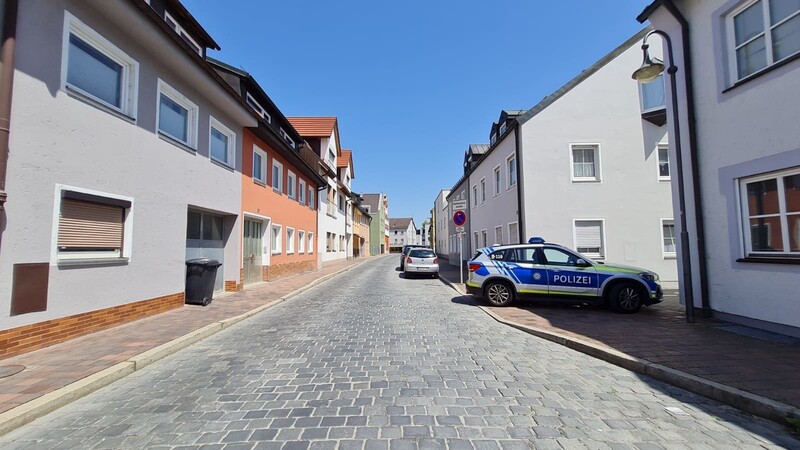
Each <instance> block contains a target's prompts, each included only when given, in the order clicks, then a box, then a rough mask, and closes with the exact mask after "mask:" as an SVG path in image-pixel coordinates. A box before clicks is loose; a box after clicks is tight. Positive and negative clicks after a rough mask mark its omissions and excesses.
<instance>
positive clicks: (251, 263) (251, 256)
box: [243, 219, 264, 283]
mask: <svg viewBox="0 0 800 450" xmlns="http://www.w3.org/2000/svg"><path fill="white" fill-rule="evenodd" d="M263 226H264V225H263V223H262V222H261V221H259V220H248V219H245V220H244V252H243V253H244V282H245V283H255V282H258V281H261V254H262V249H263V248H264V247H263V245H262V244H261V236H262V233H263V230H262V229H263Z"/></svg>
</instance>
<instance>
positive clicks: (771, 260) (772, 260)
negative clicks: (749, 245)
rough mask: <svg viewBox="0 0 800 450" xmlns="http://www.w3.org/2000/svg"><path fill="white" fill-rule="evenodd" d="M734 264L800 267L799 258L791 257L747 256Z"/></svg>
mask: <svg viewBox="0 0 800 450" xmlns="http://www.w3.org/2000/svg"><path fill="white" fill-rule="evenodd" d="M736 262H741V263H761V264H789V265H800V258H795V257H791V256H783V257H781V256H775V257H768V258H762V257H755V256H748V257H746V258H739V259H737V260H736Z"/></svg>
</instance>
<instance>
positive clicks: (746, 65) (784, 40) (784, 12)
mask: <svg viewBox="0 0 800 450" xmlns="http://www.w3.org/2000/svg"><path fill="white" fill-rule="evenodd" d="M727 22H728V42H730V44H729V45H730V47H729V48H730V61H735V64H732V67H731V77H732V79H733V80H735V81H738V80H741V79H743V78H745V77H747V76H749V75H752V74H754V73H756V72H758V71H759V70H761V69H764V68H765V67H768V66H771V65H773V64H775V63H777V62H779V61H781V60H783V59H786V58H787V57H789V56H792V55H794V54H796V53H798V52H800V2H797V1H796V0H758V1H755V2H748V3H746V4H745V5H744V6H743V7H741V8H738V9H737V10H736V11H734V12H733V13H732V14H730V15H729V16H728V17H727Z"/></svg>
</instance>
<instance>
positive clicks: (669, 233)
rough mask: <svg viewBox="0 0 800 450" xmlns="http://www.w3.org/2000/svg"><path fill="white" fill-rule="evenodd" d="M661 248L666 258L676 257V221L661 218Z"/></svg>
mask: <svg viewBox="0 0 800 450" xmlns="http://www.w3.org/2000/svg"><path fill="white" fill-rule="evenodd" d="M661 242H662V246H661V250H662V252H663V254H664V257H665V258H674V257H675V221H674V220H672V219H661Z"/></svg>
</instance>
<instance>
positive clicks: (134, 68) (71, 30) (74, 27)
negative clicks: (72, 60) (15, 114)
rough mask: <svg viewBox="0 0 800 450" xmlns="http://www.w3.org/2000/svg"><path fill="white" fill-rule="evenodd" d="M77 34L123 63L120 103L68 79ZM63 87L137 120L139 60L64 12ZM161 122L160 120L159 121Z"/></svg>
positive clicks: (98, 49) (110, 57)
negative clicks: (71, 45)
mask: <svg viewBox="0 0 800 450" xmlns="http://www.w3.org/2000/svg"><path fill="white" fill-rule="evenodd" d="M70 34H74V35H75V36H76V37H78V38H79V39H80V40H82V41H84V42H85V43H87V44H89V45H90V46H92V48H94V49H95V50H97V51H98V52H100V53H102V54H103V55H105V56H106V57H107V58H109V59H111V60H113V61H114V62H116V63H117V64H119V65H120V66H122V67H123V70H122V79H121V80H120V85H121V89H120V91H121V92H120V106H119V107H117V106H116V105H112V104H110V103H107V102H106V101H104V100H101V99H100V98H98V97H95V96H94V95H92V94H90V93H89V92H86V91H84V90H83V89H81V88H79V87H77V86H73V85H71V84H69V83H68V82H67V71H68V70H69V35H70ZM61 90H62V91H64V92H71V93H75V94H77V95H79V96H80V97H82V98H86V99H88V100H90V101H92V102H95V103H98V104H99V105H101V106H102V107H105V108H109V109H111V111H113V112H117V113H120V114H122V115H124V116H127V117H128V118H130V119H133V120H134V121H135V120H136V116H137V100H138V98H139V63H138V62H137V61H136V60H135V59H133V58H132V57H130V56H129V55H128V54H127V53H125V52H123V51H122V50H120V49H119V48H118V47H117V46H116V45H114V44H112V43H111V41H109V40H107V39H106V38H104V37H103V36H101V35H100V33H98V32H96V31H94V30H93V29H92V28H91V27H89V26H88V25H86V24H85V23H83V22H81V21H80V20H78V19H77V18H76V17H75V16H73V15H72V14H70V13H68V12H65V13H64V34H63V37H62V48H61ZM156 124H158V122H156Z"/></svg>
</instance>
